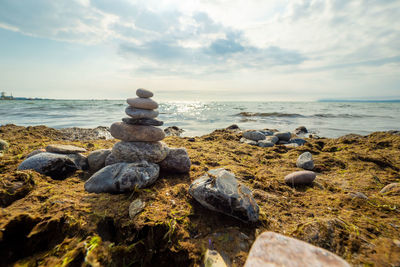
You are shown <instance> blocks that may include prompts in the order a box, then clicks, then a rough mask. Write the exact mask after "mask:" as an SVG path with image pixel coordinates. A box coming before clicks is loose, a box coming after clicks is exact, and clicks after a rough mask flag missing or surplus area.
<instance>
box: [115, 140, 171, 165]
mask: <svg viewBox="0 0 400 267" xmlns="http://www.w3.org/2000/svg"><path fill="white" fill-rule="evenodd" d="M168 152H169V148H168V147H167V145H166V144H164V143H163V142H123V141H121V142H118V143H116V144H115V145H114V146H113V148H112V154H113V155H114V157H115V159H116V160H117V161H119V162H137V161H141V160H146V161H148V162H154V163H157V162H160V161H162V160H164V159H165V158H166V157H167V155H168Z"/></svg>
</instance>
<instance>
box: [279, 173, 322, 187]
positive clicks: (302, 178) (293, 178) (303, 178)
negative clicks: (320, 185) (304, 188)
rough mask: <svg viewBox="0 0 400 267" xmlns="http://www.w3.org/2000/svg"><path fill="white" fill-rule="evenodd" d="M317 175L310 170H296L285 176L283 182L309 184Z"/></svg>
mask: <svg viewBox="0 0 400 267" xmlns="http://www.w3.org/2000/svg"><path fill="white" fill-rule="evenodd" d="M316 176H317V175H316V174H315V172H312V171H297V172H292V173H291V174H288V175H286V176H285V183H286V184H288V185H292V186H294V185H309V184H312V182H313V181H314V180H315V177H316Z"/></svg>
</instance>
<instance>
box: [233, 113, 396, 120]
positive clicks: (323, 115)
mask: <svg viewBox="0 0 400 267" xmlns="http://www.w3.org/2000/svg"><path fill="white" fill-rule="evenodd" d="M234 116H241V117H286V118H344V119H351V118H392V117H391V116H379V115H367V114H347V113H341V114H332V113H317V114H313V115H301V114H298V113H281V112H240V113H238V114H235V115H234Z"/></svg>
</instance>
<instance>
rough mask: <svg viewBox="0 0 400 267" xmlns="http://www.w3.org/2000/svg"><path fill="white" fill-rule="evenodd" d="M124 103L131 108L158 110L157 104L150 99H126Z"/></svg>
mask: <svg viewBox="0 0 400 267" xmlns="http://www.w3.org/2000/svg"><path fill="white" fill-rule="evenodd" d="M126 102H127V103H128V104H129V106H131V107H133V108H141V109H148V110H153V109H156V108H158V103H157V102H156V101H154V100H153V99H150V98H128V99H127V100H126Z"/></svg>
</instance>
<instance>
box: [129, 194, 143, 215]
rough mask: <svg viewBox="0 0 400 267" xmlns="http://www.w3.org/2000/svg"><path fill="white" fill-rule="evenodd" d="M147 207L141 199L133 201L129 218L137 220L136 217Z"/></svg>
mask: <svg viewBox="0 0 400 267" xmlns="http://www.w3.org/2000/svg"><path fill="white" fill-rule="evenodd" d="M145 206H146V203H145V202H143V201H142V200H141V199H140V198H138V199H135V200H134V201H132V203H131V204H130V205H129V218H131V219H133V218H135V216H136V215H137V214H139V213H140V212H141V211H142V210H143V209H144V207H145Z"/></svg>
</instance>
